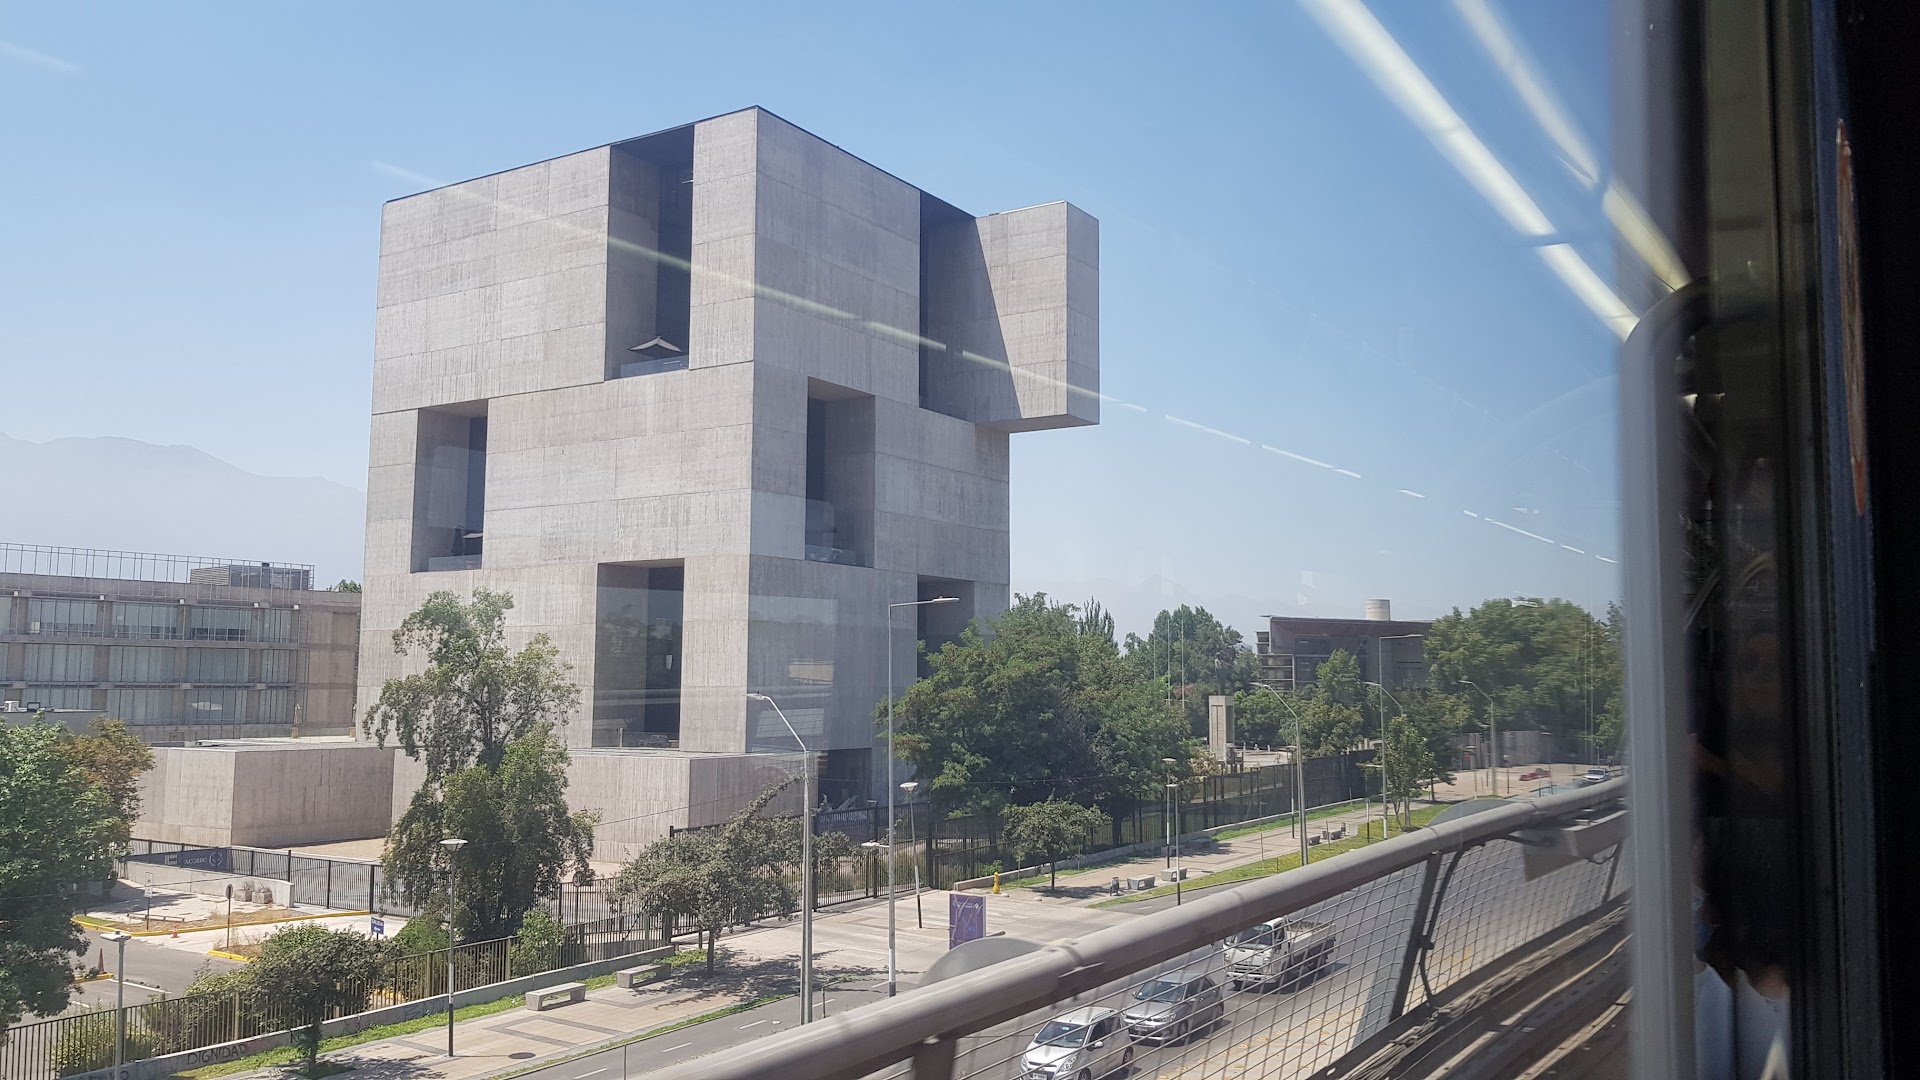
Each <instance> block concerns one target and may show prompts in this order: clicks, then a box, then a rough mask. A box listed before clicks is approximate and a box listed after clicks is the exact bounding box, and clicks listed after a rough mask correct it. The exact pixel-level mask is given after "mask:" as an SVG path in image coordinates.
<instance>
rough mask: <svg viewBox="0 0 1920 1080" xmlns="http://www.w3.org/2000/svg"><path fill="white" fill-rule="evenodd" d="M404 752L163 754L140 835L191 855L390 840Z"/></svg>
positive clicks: (147, 789) (285, 747) (348, 745)
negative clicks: (207, 850) (397, 766)
mask: <svg viewBox="0 0 1920 1080" xmlns="http://www.w3.org/2000/svg"><path fill="white" fill-rule="evenodd" d="M397 753H398V750H397V749H396V748H395V747H392V746H387V747H379V746H374V745H373V744H372V743H361V742H352V741H348V740H344V739H340V740H333V739H306V740H300V739H274V740H258V741H249V742H231V743H215V744H210V745H206V746H156V747H154V748H153V759H154V760H153V768H152V769H149V770H148V771H147V772H145V773H144V774H142V775H141V777H140V798H141V810H140V820H139V821H138V822H137V823H135V825H134V829H133V833H134V835H135V836H137V837H139V838H141V839H143V840H161V841H166V842H169V843H176V844H186V845H188V846H190V847H227V846H243V847H269V848H284V847H292V846H295V845H299V844H325V843H332V842H334V841H337V840H361V839H365V838H367V837H370V836H385V835H386V833H387V829H388V826H389V825H390V824H391V822H392V820H393V813H392V805H393V803H392V800H393V759H394V757H395V755H396V754H397Z"/></svg>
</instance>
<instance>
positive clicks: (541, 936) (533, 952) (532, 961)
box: [507, 908, 567, 978]
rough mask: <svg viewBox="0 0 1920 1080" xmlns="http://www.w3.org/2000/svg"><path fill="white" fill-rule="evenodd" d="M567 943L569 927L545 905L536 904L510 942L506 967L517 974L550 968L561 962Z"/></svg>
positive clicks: (526, 973) (516, 975) (549, 969)
mask: <svg viewBox="0 0 1920 1080" xmlns="http://www.w3.org/2000/svg"><path fill="white" fill-rule="evenodd" d="M566 944H567V928H566V927H564V926H562V925H560V920H559V919H556V918H554V917H553V916H552V915H549V914H548V913H547V911H546V909H545V908H534V909H533V910H532V911H529V912H527V915H526V917H525V918H523V919H521V920H520V929H518V930H515V931H514V932H513V941H512V942H511V943H510V944H508V945H507V969H508V970H509V971H511V972H512V973H513V975H514V976H515V977H516V978H517V977H519V976H521V975H531V974H533V973H534V972H536V971H551V970H553V969H554V968H557V967H559V966H560V953H561V950H562V949H564V948H565V946H566Z"/></svg>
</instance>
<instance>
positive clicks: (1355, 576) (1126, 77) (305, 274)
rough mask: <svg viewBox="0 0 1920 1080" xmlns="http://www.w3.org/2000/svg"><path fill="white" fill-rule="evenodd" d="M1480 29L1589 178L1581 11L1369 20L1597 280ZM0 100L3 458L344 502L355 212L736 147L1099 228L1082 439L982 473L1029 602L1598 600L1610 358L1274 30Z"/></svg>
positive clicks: (1261, 27) (767, 23)
mask: <svg viewBox="0 0 1920 1080" xmlns="http://www.w3.org/2000/svg"><path fill="white" fill-rule="evenodd" d="M1336 6H1337V5H1336ZM1468 8H1473V9H1475V10H1478V11H1481V12H1490V13H1492V15H1494V16H1495V17H1497V19H1498V20H1499V25H1500V26H1502V27H1504V29H1505V31H1506V32H1507V33H1509V34H1510V35H1511V36H1512V38H1513V39H1514V40H1517V41H1518V42H1520V43H1522V45H1523V46H1524V49H1525V52H1526V54H1527V58H1528V61H1529V63H1530V64H1531V67H1530V68H1529V70H1531V71H1533V72H1535V73H1537V74H1539V75H1540V76H1542V78H1543V79H1544V83H1545V85H1546V86H1547V88H1548V89H1549V91H1550V95H1551V97H1552V98H1553V100H1554V101H1555V102H1556V104H1557V106H1558V107H1559V109H1560V113H1559V115H1561V116H1562V117H1564V118H1566V119H1567V120H1568V121H1569V122H1570V123H1571V124H1572V127H1573V128H1574V129H1576V130H1577V131H1579V132H1580V133H1582V134H1583V135H1584V137H1585V140H1586V143H1587V144H1588V145H1589V146H1590V147H1592V148H1594V150H1595V153H1596V155H1598V160H1599V163H1600V164H1601V165H1602V167H1603V168H1604V161H1605V158H1604V153H1605V145H1606V136H1607V134H1608V131H1609V117H1608V115H1607V100H1608V57H1607V55H1606V54H1605V44H1606V40H1607V27H1606V12H1605V5H1604V4H1603V3H1601V2H1599V0H1527V2H1525V3H1521V2H1519V0H1484V3H1482V4H1479V5H1477V6H1476V5H1475V4H1472V3H1468V2H1466V0H1462V2H1461V3H1458V4H1456V3H1454V2H1451V0H1376V2H1375V3H1373V4H1372V5H1371V11H1372V14H1373V15H1374V16H1375V17H1377V19H1378V24H1379V26H1380V27H1382V28H1383V29H1384V30H1385V32H1386V34H1387V35H1388V36H1389V37H1390V39H1391V40H1393V41H1395V42H1397V44H1398V46H1399V47H1400V48H1402V49H1404V55H1405V57H1407V58H1408V59H1410V60H1411V61H1412V63H1413V64H1414V65H1415V66H1416V67H1417V68H1418V70H1419V71H1420V72H1421V73H1422V74H1423V76H1424V77H1425V78H1426V79H1428V80H1430V83H1431V86H1432V87H1433V88H1434V89H1435V90H1437V91H1438V93H1439V94H1440V95H1441V96H1442V97H1443V98H1444V100H1445V101H1446V102H1447V103H1448V105H1449V106H1450V107H1451V108H1452V109H1453V110H1455V111H1456V112H1457V114H1458V115H1459V117H1460V118H1461V120H1462V121H1463V122H1464V123H1465V125H1467V127H1468V128H1470V130H1471V131H1472V132H1473V135H1474V138H1476V139H1478V140H1479V141H1480V142H1481V144H1482V145H1484V146H1485V147H1486V148H1487V150H1488V151H1489V152H1490V153H1491V155H1492V157H1493V158H1494V159H1496V160H1497V161H1498V162H1499V164H1500V165H1501V166H1502V167H1503V168H1504V169H1505V170H1506V171H1507V173H1508V175H1510V176H1511V177H1512V180H1513V181H1514V182H1515V183H1517V184H1518V186H1519V187H1520V188H1521V189H1523V190H1524V191H1525V192H1526V194H1527V195H1528V196H1529V197H1530V198H1531V199H1532V201H1533V203H1534V204H1535V205H1536V206H1537V207H1538V208H1539V210H1541V211H1542V212H1544V213H1545V215H1546V216H1547V217H1548V218H1550V219H1551V220H1552V223H1553V226H1554V233H1553V236H1552V237H1551V238H1550V239H1552V240H1553V241H1554V242H1566V243H1568V244H1570V245H1572V249H1573V250H1576V251H1578V252H1579V253H1580V254H1581V255H1582V256H1583V257H1584V258H1585V259H1586V261H1587V262H1588V263H1590V264H1591V266H1592V267H1593V268H1594V269H1595V270H1596V271H1597V272H1598V274H1599V275H1600V276H1601V277H1602V278H1609V277H1611V275H1612V270H1611V267H1612V261H1613V255H1612V246H1611V241H1610V239H1609V233H1608V232H1607V231H1606V227H1605V220H1604V218H1603V217H1602V215H1601V213H1600V197H1599V194H1598V192H1597V189H1596V188H1594V187H1593V186H1592V185H1590V184H1585V183H1583V182H1581V180H1580V179H1579V177H1578V176H1576V175H1575V170H1573V169H1570V168H1569V167H1568V165H1567V163H1566V161H1565V158H1566V152H1565V147H1564V143H1562V144H1556V143H1555V141H1554V140H1553V139H1552V138H1550V137H1549V135H1548V133H1547V132H1546V131H1545V129H1543V127H1542V124H1541V122H1540V120H1539V115H1538V113H1537V111H1530V110H1529V108H1528V107H1527V105H1526V102H1525V101H1524V100H1523V95H1522V94H1521V93H1520V92H1519V91H1518V90H1517V89H1516V84H1515V81H1514V79H1513V77H1512V68H1511V65H1508V66H1505V67H1498V66H1496V65H1494V64H1493V63H1492V62H1490V59H1489V56H1490V54H1489V52H1488V51H1487V50H1486V49H1485V48H1484V47H1483V46H1482V44H1481V43H1480V40H1479V39H1478V38H1476V36H1475V34H1474V32H1473V29H1472V24H1471V22H1470V19H1469V18H1468V15H1469V12H1468V10H1467V9H1468ZM1345 10H1348V11H1349V12H1350V11H1351V9H1345ZM1362 10H1363V11H1364V10H1365V9H1362ZM0 100H5V101H7V102H9V103H10V104H11V106H12V108H10V109H9V110H8V122H7V128H8V134H7V138H6V145H7V157H8V159H9V161H10V163H12V164H14V165H15V166H16V167H12V168H7V169H0V199H4V200H5V203H6V205H8V206H9V207H12V208H13V212H11V213H9V214H7V215H6V216H5V218H4V221H5V223H4V224H0V324H4V325H5V326H6V328H7V330H6V333H5V335H4V338H3V339H0V399H4V400H6V401H8V402H9V407H8V408H7V409H6V410H5V411H4V413H0V417H4V419H0V431H4V432H5V433H6V434H9V435H12V436H15V437H18V438H27V439H35V440H41V439H47V438H54V437H59V436H65V435H123V436H128V437H132V438H138V439H144V440H147V441H151V442H159V443H188V444H191V445H194V446H197V447H199V448H201V449H204V450H206V451H208V452H209V453H212V454H215V455H216V456H219V457H221V458H224V459H226V460H228V461H230V462H232V463H234V464H236V465H239V466H241V467H242V468H245V469H248V470H251V471H254V472H261V473H269V474H281V475H302V476H304V475H319V476H325V477H328V478H331V479H334V480H338V481H341V482H343V483H348V484H352V485H354V486H356V487H362V486H364V484H365V475H364V469H365V457H366V431H367V416H366V412H367V402H368V394H369V387H370V378H371V376H370V368H371V345H372V336H373V335H372V327H373V293H374V275H375V270H376V258H375V256H376V250H377V240H378V234H377V230H378V222H379V207H380V203H381V202H382V201H384V200H386V199H389V198H393V197H395V196H399V195H404V194H407V193H409V192H411V191H413V190H416V189H417V188H418V186H419V185H418V184H415V183H410V182H409V181H407V180H405V179H403V178H402V177H401V176H400V175H398V174H397V173H396V172H395V169H398V170H404V171H405V172H410V173H414V174H419V175H424V176H429V177H434V178H437V179H441V180H446V181H452V180H458V179H462V178H466V177H471V176H476V175H481V174H484V173H488V172H492V171H495V170H498V169H502V168H508V167H512V166H514V165H517V164H521V163H524V162H528V161H533V160H538V159H541V158H546V157H550V156H553V155H556V154H561V153H566V152H569V151H573V150H577V149H581V148H584V147H588V146H594V145H598V144H601V143H605V142H609V141H613V140H615V139H619V138H622V137H626V136H631V135H635V134H640V133H644V132H647V131H652V130H656V129H659V128H662V127H667V126H671V125H674V124H677V123H681V122H684V121H687V120H691V119H695V118H698V117H703V116H708V115H712V114H715V113H720V112H725V111H728V110H730V109H734V108H738V107H740V106H744V105H748V104H759V105H764V106H766V107H767V108H769V109H772V110H773V111H774V112H777V113H779V114H781V115H782V116H784V117H786V118H787V119H789V120H792V121H793V122H795V123H797V124H800V125H801V126H803V127H805V128H808V129H809V130H812V131H814V132H815V133H817V134H819V135H821V136H822V137H824V138H827V139H829V140H831V141H834V142H836V143H838V144H840V145H841V146H844V147H846V148H847V149H848V150H850V151H852V152H853V153H855V154H858V155H860V156H861V157H864V158H866V159H867V160H869V161H872V162H874V163H875V164H877V165H879V166H881V167H883V168H886V169H888V170H890V171H892V172H894V173H896V174H897V175H899V176H901V177H903V178H905V179H907V180H908V181H910V182H912V183H915V184H917V185H920V186H922V187H925V188H927V189H928V190H931V191H933V192H935V193H936V194H938V195H940V196H942V197H943V198H946V199H947V200H948V201H950V202H953V203H955V204H957V205H959V206H961V207H963V208H965V209H968V210H971V211H973V212H975V213H987V212H991V211H994V210H1001V209H1008V208H1012V207H1018V206H1025V205H1030V204H1033V203H1038V202H1045V201H1049V200H1052V199H1057V198H1066V199H1069V200H1071V201H1073V202H1075V203H1076V204H1078V205H1080V206H1081V207H1083V208H1085V209H1086V210H1088V211H1089V212H1090V213H1092V214H1094V215H1095V216H1096V217H1098V218H1100V219H1101V222H1102V251H1101V256H1102V269H1101V275H1102V306H1103V319H1102V346H1103V349H1102V366H1103V381H1104V385H1103V389H1104V390H1105V391H1106V392H1107V393H1109V394H1110V395H1112V396H1113V398H1114V399H1115V400H1113V401H1110V402H1109V403H1108V404H1107V407H1106V409H1105V421H1104V423H1103V424H1102V425H1101V426H1100V427H1099V428H1096V429H1091V430H1070V431H1060V432H1046V433H1035V434H1027V435H1021V436H1018V437H1016V439H1015V440H1014V441H1015V449H1014V495H1013V523H1014V548H1013V551H1014V567H1013V570H1014V587H1015V588H1016V589H1017V590H1021V591H1030V590H1034V589H1044V590H1046V591H1049V592H1053V593H1056V594H1062V595H1064V596H1066V597H1068V598H1072V599H1079V598H1081V597H1083V596H1085V595H1088V594H1093V595H1097V596H1099V597H1101V598H1102V599H1103V600H1106V601H1107V602H1108V603H1109V605H1110V606H1111V607H1113V608H1114V609H1115V610H1116V612H1117V614H1118V615H1119V617H1120V620H1121V622H1122V625H1123V626H1139V625H1142V624H1144V623H1145V621H1146V620H1147V619H1148V618H1150V616H1151V613H1152V610H1154V609H1155V608H1156V607H1157V606H1159V605H1160V604H1161V603H1163V602H1168V601H1172V602H1197V603H1203V604H1205V605H1207V606H1208V607H1210V608H1213V609H1214V610H1215V611H1216V612H1217V613H1218V614H1220V615H1222V616H1223V617H1225V618H1227V619H1228V620H1229V621H1231V622H1233V623H1235V624H1237V625H1239V626H1241V627H1242V629H1243V630H1247V631H1249V632H1250V631H1251V630H1252V628H1253V625H1254V623H1255V622H1256V621H1257V616H1259V615H1260V614H1262V613H1266V612H1275V613H1299V614H1319V615H1357V614H1358V613H1359V608H1360V601H1361V599H1362V598H1364V597H1368V596H1387V597H1391V598H1393V599H1394V601H1395V613H1396V614H1399V615H1403V616H1430V615H1435V614H1439V613H1442V612H1444V611H1445V610H1446V609H1447V608H1449V607H1451V606H1454V605H1460V606H1468V605H1471V604H1473V603H1475V602H1478V601H1479V600H1480V599H1483V598H1485V597H1487V596H1494V595H1513V594H1526V595H1564V596H1568V597H1571V598H1573V599H1575V600H1578V601H1581V602H1585V603H1589V604H1591V605H1600V604H1604V603H1605V602H1606V600H1607V599H1609V598H1611V597H1612V596H1614V595H1615V594H1616V593H1617V570H1618V567H1617V566H1616V565H1614V564H1611V563H1607V562H1603V561H1601V559H1600V558H1597V557H1596V556H1602V557H1605V558H1614V557H1617V554H1618V542H1617V538H1616V533H1617V528H1618V500H1617V494H1616V492H1615V490H1614V483H1615V469H1614V458H1615V455H1616V450H1617V445H1616V442H1617V440H1616V436H1615V428H1616V420H1615V412H1614V393H1615V391H1614V387H1613V383H1612V374H1613V369H1614V364H1615V354H1616V351H1617V347H1618V337H1617V336H1616V334H1615V332H1614V331H1613V330H1610V329H1609V328H1608V326H1607V324H1606V323H1604V322H1603V321H1602V320H1601V319H1599V318H1598V317H1596V315H1595V312H1594V310H1593V308H1592V306H1591V304H1589V303H1583V301H1582V299H1581V298H1579V297H1578V296H1577V295H1576V294H1575V292H1574V291H1573V290H1572V289H1570V288H1569V287H1568V285H1567V283H1566V281H1565V280H1564V279H1563V278H1561V277H1556V275H1555V274H1554V273H1550V272H1549V271H1548V270H1547V268H1546V264H1545V263H1543V261H1542V259H1541V258H1540V257H1539V255H1538V253H1537V252H1535V251H1533V250H1530V249H1531V248H1532V247H1534V246H1537V245H1538V244H1539V243H1541V242H1543V241H1541V240H1540V239H1539V238H1537V237H1536V238H1532V239H1529V238H1525V237H1522V236H1521V235H1520V234H1519V233H1517V232H1516V231H1515V229H1514V228H1513V227H1512V223H1511V220H1510V219H1509V218H1508V217H1503V216H1502V213H1501V212H1500V209H1499V208H1498V207H1496V206H1495V205H1493V204H1491V203H1490V202H1489V200H1488V198H1487V197H1486V196H1485V194H1484V192H1483V191H1482V190H1481V189H1479V188H1476V187H1475V186H1474V184H1472V183H1470V182H1469V181H1468V179H1466V178H1465V177H1464V175H1463V173H1462V171H1461V170H1460V168H1458V167H1457V166H1456V165H1455V164H1454V163H1452V162H1451V161H1450V160H1449V158H1448V157H1447V156H1446V155H1445V154H1443V153H1442V152H1441V150H1440V148H1439V147H1438V146H1437V145H1436V143H1435V142H1434V141H1433V140H1431V139H1430V138H1429V137H1428V136H1427V135H1425V134H1423V133H1422V131H1421V130H1420V129H1419V128H1418V127H1417V126H1416V124H1415V122H1414V121H1413V120H1412V119H1411V118H1410V115H1409V113H1408V112H1407V111H1406V109H1405V108H1404V107H1403V105H1404V103H1403V102H1397V101H1396V100H1395V99H1394V98H1393V97H1392V96H1390V94H1389V93H1387V92H1385V91H1384V90H1383V88H1382V84H1381V83H1380V82H1379V81H1378V79H1377V78H1375V77H1373V76H1372V75H1370V73H1369V69H1367V68H1365V67H1364V66H1362V64H1361V62H1359V61H1358V60H1357V58H1356V55H1355V54H1354V52H1353V51H1352V49H1351V47H1350V42H1349V43H1346V44H1343V43H1342V42H1341V41H1339V40H1337V39H1336V37H1335V36H1332V35H1331V34H1330V31H1329V29H1328V24H1327V23H1326V22H1325V21H1324V19H1320V18H1315V17H1313V16H1312V15H1311V14H1310V13H1309V12H1307V11H1305V10H1303V9H1302V8H1300V7H1297V6H1295V5H1294V4H1292V3H1276V4H1270V5H1217V6H1212V7H1202V8H1192V9H1185V8H1174V7H1169V6H1167V5H1149V4H1115V3H1106V4H1098V5H1072V4H1058V5H1017V6H1016V5H987V4H973V5H967V6H965V7H963V8H952V9H943V10H938V11H936V10H935V9H932V8H928V7H922V6H909V5H879V4H849V5H836V6H826V7H822V6H818V5H790V4H783V5H746V4H726V5H691V4H683V5H671V6H669V5H647V6H645V7H641V6H637V5H605V6H593V5H540V6H539V7H537V8H535V7H532V6H528V7H524V8H522V7H517V6H506V5H493V4H484V3H475V4H466V5H460V6H457V7H455V6H451V5H372V4H366V5H352V4H340V5H327V6H324V7H322V6H319V5H312V6H299V7H296V6H293V5H257V6H243V5H237V4H236V5H229V6H226V7H212V6H198V7H193V8H181V7H173V8H154V7H133V6H128V7H123V8H111V9H110V8H93V7H84V8H83V7H73V6H49V7H47V8H45V9H43V10H28V9H22V8H16V9H14V10H13V11H12V12H10V13H9V14H8V15H7V16H6V17H5V18H4V19H0ZM21 163H26V164H27V165H28V166H29V167H26V168H21V167H17V166H18V165H19V164H21ZM383 163H384V164H385V165H387V166H392V167H393V168H383V167H382V164H383ZM29 208H30V209H31V212H28V209H29ZM1169 417H1172V418H1175V419H1169ZM1194 425H1198V427H1196V426H1194ZM1203 428H1205V429H1212V431H1213V432H1217V433H1220V434H1215V433H1210V432H1209V431H1206V430H1202V429H1203ZM1239 440H1245V441H1244V442H1243V441H1239ZM1263 446H1265V447H1273V448H1276V449H1279V450H1285V451H1287V452H1289V453H1292V454H1297V455H1300V456H1301V457H1304V458H1309V459H1312V460H1313V461H1318V462H1322V463H1325V465H1327V466H1333V467H1337V468H1338V469H1342V470H1346V472H1336V471H1334V469H1333V468H1327V467H1321V466H1318V465H1315V464H1311V463H1308V462H1303V461H1300V460H1298V459H1296V458H1289V457H1283V456H1281V455H1279V454H1276V453H1274V452H1272V451H1271V450H1266V449H1263ZM1347 473H1357V474H1358V476H1357V477H1356V476H1351V475H1347ZM1402 489H1405V490H1406V491H1411V492H1418V493H1420V494H1421V495H1424V496H1425V498H1416V497H1414V496H1412V495H1408V494H1403V493H1402ZM76 497H81V496H79V495H76ZM41 509H42V511H43V512H54V513H57V512H58V508H57V507H50V508H41ZM1469 510H1471V511H1473V512H1475V513H1477V514H1480V515H1482V516H1483V517H1482V518H1475V517H1469V516H1468V515H1467V514H1466V513H1465V511H1469ZM1489 516H1490V517H1493V518H1495V519H1496V520H1498V521H1501V522H1504V523H1505V524H1507V525H1511V526H1514V527H1515V528H1519V529H1524V530H1525V531H1526V532H1529V533H1533V534H1535V536H1536V537H1545V538H1546V539H1545V540H1540V539H1536V538H1534V537H1529V536H1526V535H1522V534H1521V533H1517V532H1514V531H1512V530H1511V529H1508V528H1504V527H1502V526H1498V525H1491V524H1489V523H1488V522H1487V521H1485V520H1483V518H1484V517H1489ZM1563 545H1564V546H1563ZM1572 549H1579V550H1578V552H1576V551H1574V550H1572Z"/></svg>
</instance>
